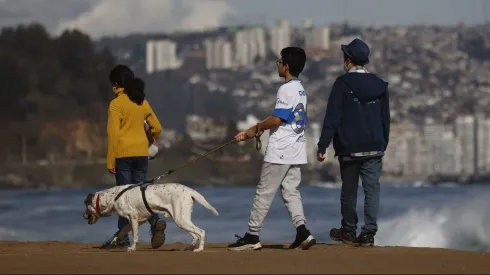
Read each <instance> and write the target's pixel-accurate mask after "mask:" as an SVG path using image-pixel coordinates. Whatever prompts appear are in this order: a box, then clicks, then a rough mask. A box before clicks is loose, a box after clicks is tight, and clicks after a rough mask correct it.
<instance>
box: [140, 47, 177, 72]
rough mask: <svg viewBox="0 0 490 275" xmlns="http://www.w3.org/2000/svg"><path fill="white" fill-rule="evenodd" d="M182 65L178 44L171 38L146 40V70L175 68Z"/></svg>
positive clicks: (154, 70)
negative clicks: (178, 56) (178, 53)
mask: <svg viewBox="0 0 490 275" xmlns="http://www.w3.org/2000/svg"><path fill="white" fill-rule="evenodd" d="M181 65H182V62H181V61H180V60H179V59H178V58H177V44H176V43H175V42H173V41H171V40H167V39H165V40H149V41H147V42H146V72H147V73H153V72H158V71H165V70H175V69H178V68H179V67H180V66H181Z"/></svg>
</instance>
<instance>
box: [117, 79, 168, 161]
mask: <svg viewBox="0 0 490 275" xmlns="http://www.w3.org/2000/svg"><path fill="white" fill-rule="evenodd" d="M123 91H124V89H121V88H120V89H117V91H116V98H115V99H113V100H112V101H111V103H110V104H109V118H108V121H107V169H113V168H115V167H116V158H123V157H142V156H146V157H147V156H148V146H149V144H148V138H147V136H146V133H145V127H144V120H145V119H146V121H147V122H148V124H149V125H150V126H151V134H152V136H153V139H154V140H158V138H159V137H160V133H161V132H162V125H161V124H160V122H159V121H158V118H157V116H156V115H155V113H154V112H153V110H152V109H151V107H150V104H149V103H148V101H146V100H144V101H143V104H141V105H137V104H136V103H134V102H132V101H131V100H130V99H129V97H128V96H127V95H126V94H125V93H123Z"/></svg>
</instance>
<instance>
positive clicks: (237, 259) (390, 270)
mask: <svg viewBox="0 0 490 275" xmlns="http://www.w3.org/2000/svg"><path fill="white" fill-rule="evenodd" d="M98 246H99V245H98V244H97V245H96V244H80V243H64V242H0V273H1V274H19V273H24V274H25V273H31V274H33V273H36V274H42V273H44V274H46V273H52V274H53V273H58V274H95V273H98V274H116V273H117V274H128V273H131V274H143V273H144V274H151V273H153V274H155V273H173V274H176V273H194V274H197V273H201V274H202V273H208V274H211V273H213V274H219V273H221V274H223V273H225V274H237V273H242V274H251V273H260V274H272V273H276V274H277V273H280V274H287V273H289V274H291V273H296V274H307V273H317V274H318V273H337V274H339V273H351V274H352V273H364V274H367V273H369V274H400V273H410V274H415V273H425V274H428V273H431V274H435V273H461V274H470V273H480V274H485V273H486V274H490V253H488V252H487V253H481V252H463V251H455V250H448V249H430V248H407V247H374V248H360V247H351V246H347V245H343V244H338V245H337V244H336V245H328V244H317V245H316V246H314V247H313V248H312V249H311V250H309V251H296V250H288V249H286V247H287V246H286V244H266V245H264V249H263V250H262V251H247V252H229V251H227V250H226V244H207V245H206V247H205V250H204V252H199V253H196V252H187V251H183V249H184V247H185V245H184V244H165V245H164V246H163V247H162V248H161V249H157V250H153V249H151V248H150V246H149V245H148V244H141V245H140V246H139V248H138V251H136V252H125V251H124V250H101V249H98V248H97V247H98Z"/></svg>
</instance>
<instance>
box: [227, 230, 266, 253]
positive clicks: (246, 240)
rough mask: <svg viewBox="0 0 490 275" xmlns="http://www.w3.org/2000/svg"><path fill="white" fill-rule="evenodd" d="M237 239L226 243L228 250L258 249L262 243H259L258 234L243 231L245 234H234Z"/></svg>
mask: <svg viewBox="0 0 490 275" xmlns="http://www.w3.org/2000/svg"><path fill="white" fill-rule="evenodd" d="M235 237H236V238H237V241H236V242H235V243H232V244H230V245H228V250H232V251H244V250H260V249H262V245H261V244H260V240H259V236H257V235H252V234H249V233H245V236H243V238H242V237H240V236H238V235H235Z"/></svg>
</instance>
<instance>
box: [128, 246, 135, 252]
mask: <svg viewBox="0 0 490 275" xmlns="http://www.w3.org/2000/svg"><path fill="white" fill-rule="evenodd" d="M126 251H127V252H134V251H136V247H128V249H126Z"/></svg>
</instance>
